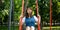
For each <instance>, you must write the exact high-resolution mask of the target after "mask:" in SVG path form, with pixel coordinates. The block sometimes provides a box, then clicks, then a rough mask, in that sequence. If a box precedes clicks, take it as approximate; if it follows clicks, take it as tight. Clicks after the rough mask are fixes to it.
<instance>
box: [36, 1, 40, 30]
mask: <svg viewBox="0 0 60 30" xmlns="http://www.w3.org/2000/svg"><path fill="white" fill-rule="evenodd" d="M36 15H37V17H38V30H40V24H39V18H40V17H39V16H38V0H36Z"/></svg>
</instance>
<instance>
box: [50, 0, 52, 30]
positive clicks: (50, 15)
mask: <svg viewBox="0 0 60 30" xmlns="http://www.w3.org/2000/svg"><path fill="white" fill-rule="evenodd" d="M50 30H52V0H50Z"/></svg>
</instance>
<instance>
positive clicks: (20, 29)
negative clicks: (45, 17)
mask: <svg viewBox="0 0 60 30" xmlns="http://www.w3.org/2000/svg"><path fill="white" fill-rule="evenodd" d="M12 7H13V0H10V13H9V26H8V27H9V28H8V30H11V29H10V28H11V27H10V26H11V12H12ZM23 13H24V0H22V14H23ZM37 14H38V0H36V15H37ZM23 15H24V14H23ZM37 17H38V16H37ZM21 23H22V18H20V25H19V30H22V25H21ZM51 27H52V0H50V30H52V28H51ZM38 30H40V25H39V23H38Z"/></svg>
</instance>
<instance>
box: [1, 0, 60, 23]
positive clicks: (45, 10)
mask: <svg viewBox="0 0 60 30" xmlns="http://www.w3.org/2000/svg"><path fill="white" fill-rule="evenodd" d="M1 2H2V4H1V5H0V20H2V21H3V20H5V21H7V20H8V19H6V18H8V17H7V16H9V8H10V0H2V1H1ZM13 3H14V6H13V7H14V8H13V9H14V10H13V13H14V15H13V17H14V18H13V19H14V20H18V21H19V19H20V18H19V17H20V14H21V11H22V0H14V2H13ZM25 5H26V0H25ZM28 7H31V8H32V9H33V11H34V12H33V14H34V15H36V3H35V0H28ZM38 8H39V14H40V15H41V17H42V21H45V22H50V21H49V19H50V0H38ZM52 11H53V12H52V18H53V22H55V21H56V22H59V21H60V19H59V18H60V1H59V0H52ZM5 17H6V18H5Z"/></svg>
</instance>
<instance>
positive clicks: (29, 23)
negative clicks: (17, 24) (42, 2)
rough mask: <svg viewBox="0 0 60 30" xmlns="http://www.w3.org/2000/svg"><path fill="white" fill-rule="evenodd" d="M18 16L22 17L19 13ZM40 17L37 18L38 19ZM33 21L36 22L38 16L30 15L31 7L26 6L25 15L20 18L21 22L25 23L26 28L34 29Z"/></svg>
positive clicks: (28, 29) (27, 29)
mask: <svg viewBox="0 0 60 30" xmlns="http://www.w3.org/2000/svg"><path fill="white" fill-rule="evenodd" d="M38 16H39V15H38ZM20 17H23V15H22V14H21V16H20ZM39 17H40V16H39ZM40 19H41V18H39V20H40ZM35 22H38V18H37V17H36V16H33V15H32V9H31V8H27V10H26V16H24V17H23V19H22V23H25V24H26V30H35ZM39 24H40V21H39Z"/></svg>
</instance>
